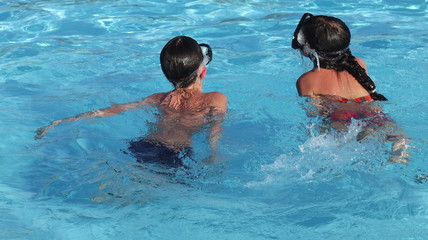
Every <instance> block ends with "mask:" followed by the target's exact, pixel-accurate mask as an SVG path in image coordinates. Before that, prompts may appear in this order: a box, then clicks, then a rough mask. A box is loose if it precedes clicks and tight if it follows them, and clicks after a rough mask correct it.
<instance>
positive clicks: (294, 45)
mask: <svg viewBox="0 0 428 240" xmlns="http://www.w3.org/2000/svg"><path fill="white" fill-rule="evenodd" d="M313 16H314V15H312V14H310V13H305V14H303V16H302V18H301V19H300V22H299V24H297V27H296V30H294V34H293V41H292V42H291V47H292V48H294V49H298V48H301V47H303V44H302V43H300V42H299V32H300V30H301V28H302V25H303V23H304V22H305V21H306V20H308V19H309V18H311V17H313Z"/></svg>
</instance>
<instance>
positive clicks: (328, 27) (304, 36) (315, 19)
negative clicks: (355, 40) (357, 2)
mask: <svg viewBox="0 0 428 240" xmlns="http://www.w3.org/2000/svg"><path fill="white" fill-rule="evenodd" d="M350 42H351V32H350V31H349V28H348V27H347V26H346V24H345V23H344V22H343V21H342V20H340V19H338V18H335V17H330V16H322V15H320V16H313V15H312V14H308V13H306V14H305V15H303V17H302V20H301V23H299V25H298V27H297V29H296V32H295V33H294V39H293V44H292V47H293V48H299V49H301V50H302V51H304V52H306V53H307V54H308V55H309V57H310V58H311V59H312V60H313V61H314V64H319V67H322V68H326V69H334V70H336V71H347V72H349V73H350V74H351V75H352V76H353V77H354V78H355V79H357V81H358V82H359V83H360V84H361V86H363V87H364V89H366V90H367V91H368V92H369V93H370V96H371V97H372V98H373V99H374V100H380V101H386V100H387V99H386V98H385V97H384V96H383V95H382V94H380V93H376V85H375V83H374V82H373V80H372V79H371V78H370V77H369V76H368V75H367V72H366V70H365V69H364V68H363V67H361V66H360V64H359V63H358V62H357V60H356V59H355V57H354V56H353V55H352V54H351V50H350V49H349V44H350Z"/></svg>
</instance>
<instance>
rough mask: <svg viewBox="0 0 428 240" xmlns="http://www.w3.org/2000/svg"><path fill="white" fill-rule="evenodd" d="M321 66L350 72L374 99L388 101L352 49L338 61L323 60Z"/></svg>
mask: <svg viewBox="0 0 428 240" xmlns="http://www.w3.org/2000/svg"><path fill="white" fill-rule="evenodd" d="M320 66H321V67H322V68H327V69H334V70H336V71H347V72H348V73H350V74H351V75H352V76H353V77H354V78H355V79H357V81H358V82H359V83H360V84H361V86H362V87H363V88H364V89H365V90H366V91H367V92H369V94H370V96H371V97H372V98H373V99H374V100H378V101H387V100H388V99H387V98H386V97H385V96H383V95H382V94H380V93H377V92H376V85H375V83H374V82H373V80H372V79H371V78H370V77H369V75H367V72H366V70H365V69H364V68H363V67H361V65H360V64H359V63H358V62H357V60H356V59H355V57H354V56H353V55H352V53H351V50H349V49H348V51H346V53H345V54H344V56H343V57H342V58H341V59H339V60H336V61H332V60H321V61H320Z"/></svg>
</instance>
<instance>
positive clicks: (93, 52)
mask: <svg viewBox="0 0 428 240" xmlns="http://www.w3.org/2000/svg"><path fill="white" fill-rule="evenodd" d="M305 12H311V13H313V14H316V15H320V14H325V15H333V16H336V17H339V18H341V19H342V20H344V21H345V22H346V23H347V24H348V26H349V27H350V29H351V33H352V42H351V50H352V52H353V54H354V55H356V56H359V57H361V58H363V59H364V60H365V62H366V64H367V66H368V68H369V74H370V76H371V77H372V78H373V79H374V80H375V82H376V84H377V86H378V91H379V92H380V93H382V94H384V95H385V96H386V97H387V98H388V99H389V101H388V102H386V103H382V107H383V109H384V111H385V112H386V113H387V114H388V115H389V116H390V117H391V118H393V119H394V120H395V122H396V123H397V125H398V126H399V127H400V128H401V129H402V130H403V131H404V132H406V133H407V135H408V137H409V138H410V139H412V142H411V143H410V145H411V146H412V147H411V150H410V151H411V153H412V156H411V157H410V159H409V160H410V161H409V163H408V164H393V163H389V162H388V159H389V157H390V155H391V150H390V147H391V146H390V143H384V142H381V141H379V140H378V139H376V138H369V139H367V140H365V141H362V142H357V141H356V140H355V136H356V134H357V133H358V131H359V129H360V127H359V124H358V121H355V122H353V124H352V126H351V127H350V131H349V132H347V133H337V134H320V133H319V132H318V131H316V122H314V121H313V120H311V119H308V117H307V116H306V113H305V110H304V108H303V107H302V105H304V99H302V98H299V97H298V96H297V92H296V89H295V81H296V79H297V78H298V77H299V76H300V74H302V73H303V72H305V71H307V70H309V69H310V67H311V65H310V63H309V62H308V60H306V59H302V58H301V56H300V54H299V53H298V52H296V51H294V50H292V49H291V46H290V45H291V35H292V33H293V31H294V28H295V26H296V24H297V22H298V21H299V19H300V17H301V16H302V14H303V13H305ZM427 20H428V17H427V2H426V1H425V0H405V1H395V0H382V1H366V0H350V1H346V3H345V2H343V1H335V0H313V1H308V0H296V1H259V0H253V1H242V0H223V1H220V0H209V1H180V0H178V1H176V0H168V1H154V0H153V1H143V0H141V1H139V0H115V1H113V0H98V1H97V0H85V1H83V0H61V1H59V0H49V1H48V0H44V1H31V0H18V1H16V0H3V1H2V2H1V3H0V29H1V31H0V36H1V39H2V41H1V42H2V44H1V47H0V57H1V62H0V64H1V68H0V69H1V71H0V96H1V99H2V100H1V102H2V104H1V105H0V111H1V113H2V114H1V115H0V121H1V123H2V127H1V128H0V133H1V136H2V138H1V140H0V151H1V152H0V153H1V161H0V169H1V170H0V173H1V174H0V215H1V218H0V239H426V238H427V236H428V187H427V186H428V185H427V184H428V183H427V178H426V177H427V174H428V167H427V165H426V163H427V158H428V152H427V150H426V149H427V147H428V146H427V144H428V125H427V123H426V120H427V119H428V111H427V109H428V101H427V98H426V90H427V89H428V81H427V80H428V74H427V73H426V70H427V69H428V68H427V67H428V57H427V56H428V50H427V49H428V48H427V42H428V32H427V29H426V22H427ZM177 35H188V36H192V37H194V38H195V39H196V40H198V41H200V42H206V43H209V44H210V45H211V46H212V48H213V52H214V58H213V61H212V62H211V63H210V65H209V67H208V76H207V78H206V80H205V83H204V89H205V91H221V92H223V93H224V94H225V95H227V96H228V98H229V112H228V115H227V117H226V120H225V121H224V123H223V137H222V138H221V140H220V146H219V149H218V157H217V162H215V163H206V162H205V161H203V160H204V159H205V158H206V157H207V156H209V150H208V147H207V140H206V138H205V134H206V132H205V130H204V131H201V132H200V133H198V134H196V135H195V136H194V138H193V140H194V143H195V144H194V152H195V156H196V159H197V161H196V162H194V163H190V164H189V167H188V168H176V169H170V168H164V167H162V166H156V165H144V164H138V163H136V161H135V159H133V157H132V156H130V155H127V154H124V153H123V150H124V149H126V147H127V143H128V142H129V140H130V139H133V138H137V137H140V136H143V135H144V134H145V132H146V131H147V124H146V123H147V122H150V121H153V120H154V115H155V114H156V111H155V110H154V109H141V110H139V111H129V112H126V113H124V114H121V115H117V116H114V117H109V118H102V119H93V120H81V121H78V122H69V123H63V124H62V125H59V126H57V127H56V128H54V129H52V130H51V131H50V132H49V133H48V134H47V135H46V137H45V138H43V139H41V140H38V141H36V140H34V135H35V130H36V129H37V128H39V127H42V126H45V125H47V124H48V123H49V122H50V121H53V120H56V119H61V118H65V117H70V116H74V115H76V114H79V113H82V112H86V111H89V110H93V109H99V108H104V107H107V106H109V105H111V104H113V103H125V102H131V101H135V100H138V99H141V98H144V97H146V96H148V95H150V94H152V93H155V92H165V91H169V90H171V86H170V84H169V83H168V82H167V81H166V80H165V79H164V77H163V74H162V72H161V70H160V66H159V53H160V50H161V49H162V47H163V46H164V44H165V43H166V42H167V41H168V40H169V39H170V38H172V37H174V36H177Z"/></svg>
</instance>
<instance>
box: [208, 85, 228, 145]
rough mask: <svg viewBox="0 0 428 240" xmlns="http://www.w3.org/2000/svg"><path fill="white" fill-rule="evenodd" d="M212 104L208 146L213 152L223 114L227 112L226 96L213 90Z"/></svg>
mask: <svg viewBox="0 0 428 240" xmlns="http://www.w3.org/2000/svg"><path fill="white" fill-rule="evenodd" d="M213 94H214V103H215V104H214V105H213V106H212V108H211V113H210V114H211V116H212V118H213V119H212V121H213V122H212V125H211V130H210V134H209V146H210V148H211V150H212V151H213V152H215V150H216V148H217V143H218V140H219V139H220V137H221V132H222V127H221V123H222V122H223V120H224V115H225V114H226V112H227V97H226V96H225V95H223V94H222V93H218V92H215V93H213Z"/></svg>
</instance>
